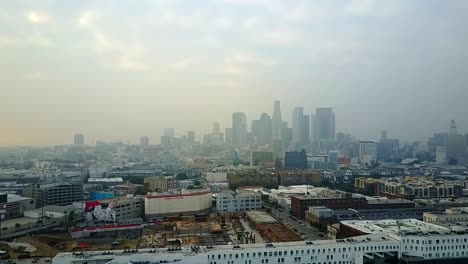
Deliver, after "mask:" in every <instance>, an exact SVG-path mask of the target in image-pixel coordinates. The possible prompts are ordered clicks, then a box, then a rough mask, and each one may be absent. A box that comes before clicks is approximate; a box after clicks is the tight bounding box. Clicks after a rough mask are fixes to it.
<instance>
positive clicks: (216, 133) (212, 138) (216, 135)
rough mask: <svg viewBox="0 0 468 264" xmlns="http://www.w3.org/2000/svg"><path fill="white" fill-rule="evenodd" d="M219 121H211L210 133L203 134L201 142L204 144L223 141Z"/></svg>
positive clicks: (221, 142)
mask: <svg viewBox="0 0 468 264" xmlns="http://www.w3.org/2000/svg"><path fill="white" fill-rule="evenodd" d="M220 131H221V130H220V128H219V123H218V122H214V123H213V130H212V133H211V134H207V135H204V136H203V143H204V144H223V143H224V135H223V133H221V132H220Z"/></svg>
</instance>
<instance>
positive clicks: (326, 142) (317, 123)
mask: <svg viewBox="0 0 468 264" xmlns="http://www.w3.org/2000/svg"><path fill="white" fill-rule="evenodd" d="M313 127H314V129H313V131H314V132H313V136H314V145H315V146H317V147H318V149H319V151H327V150H330V149H333V148H334V142H335V112H333V109H332V108H317V109H316V110H315V116H314V118H313Z"/></svg>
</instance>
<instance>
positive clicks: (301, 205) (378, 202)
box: [291, 193, 415, 219]
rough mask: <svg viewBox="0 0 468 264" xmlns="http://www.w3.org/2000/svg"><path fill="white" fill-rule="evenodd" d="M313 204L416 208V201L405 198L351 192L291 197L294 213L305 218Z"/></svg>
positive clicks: (332, 207) (363, 208) (347, 206)
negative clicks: (368, 195)
mask: <svg viewBox="0 0 468 264" xmlns="http://www.w3.org/2000/svg"><path fill="white" fill-rule="evenodd" d="M311 206H325V207H327V208H330V209H334V210H336V209H356V210H370V209H397V208H414V207H415V203H414V202H412V201H409V200H405V199H370V200H367V199H366V198H365V197H353V196H352V194H351V193H343V194H339V195H337V196H328V197H317V196H307V195H298V196H292V197H291V211H292V214H293V215H294V216H295V217H297V218H300V219H304V217H305V212H306V211H307V210H309V207H311Z"/></svg>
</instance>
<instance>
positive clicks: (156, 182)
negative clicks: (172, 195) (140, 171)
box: [143, 176, 177, 192]
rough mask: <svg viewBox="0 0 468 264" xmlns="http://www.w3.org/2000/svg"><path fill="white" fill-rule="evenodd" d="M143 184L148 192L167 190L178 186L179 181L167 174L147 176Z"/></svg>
mask: <svg viewBox="0 0 468 264" xmlns="http://www.w3.org/2000/svg"><path fill="white" fill-rule="evenodd" d="M143 186H144V188H145V191H147V192H167V191H168V190H171V189H175V188H177V181H176V180H174V179H172V177H167V176H153V177H146V178H145V179H144V180H143Z"/></svg>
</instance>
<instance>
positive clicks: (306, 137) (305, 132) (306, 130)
mask: <svg viewBox="0 0 468 264" xmlns="http://www.w3.org/2000/svg"><path fill="white" fill-rule="evenodd" d="M302 144H303V145H304V146H307V145H309V144H310V116H309V115H304V119H303V121H302Z"/></svg>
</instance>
